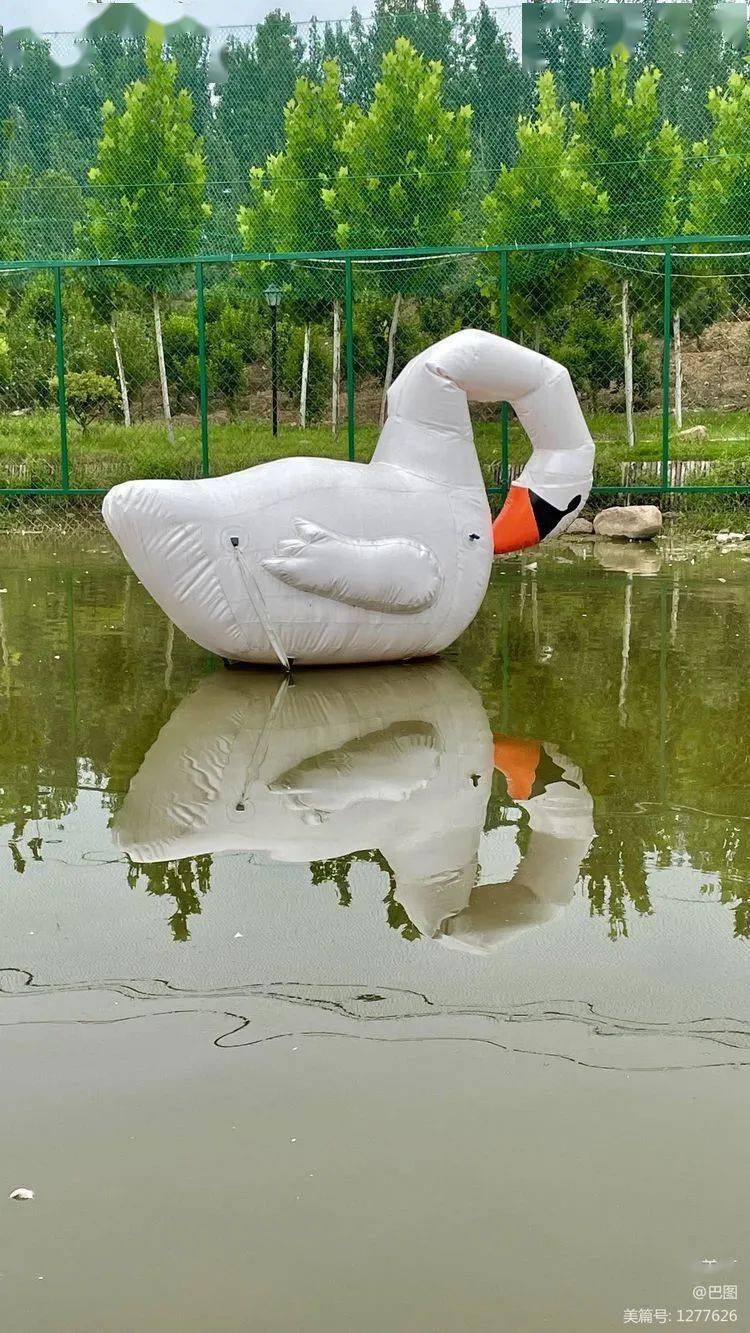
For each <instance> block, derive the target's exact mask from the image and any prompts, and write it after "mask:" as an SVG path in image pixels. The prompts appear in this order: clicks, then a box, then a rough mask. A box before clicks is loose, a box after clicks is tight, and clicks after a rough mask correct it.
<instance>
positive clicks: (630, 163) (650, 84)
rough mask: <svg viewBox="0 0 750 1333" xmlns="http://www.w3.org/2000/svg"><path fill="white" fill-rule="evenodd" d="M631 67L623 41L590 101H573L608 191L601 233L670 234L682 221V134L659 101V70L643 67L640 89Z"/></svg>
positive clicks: (603, 194)
mask: <svg viewBox="0 0 750 1333" xmlns="http://www.w3.org/2000/svg"><path fill="white" fill-rule="evenodd" d="M630 74H631V71H630V58H629V56H628V53H627V51H625V49H624V48H623V47H618V48H617V49H616V50H615V51H614V52H613V53H612V57H611V60H610V62H609V65H608V66H607V67H606V68H604V69H598V70H594V71H592V74H591V84H590V87H589V90H588V96H587V100H586V105H585V107H584V106H583V105H581V104H574V105H573V107H572V124H573V129H574V132H575V133H576V134H577V135H578V136H579V138H580V141H581V144H582V147H583V153H584V160H585V163H586V170H587V172H588V174H589V177H590V179H591V181H593V183H594V186H595V188H596V190H597V192H598V196H599V198H606V206H605V209H604V215H603V216H600V218H599V219H598V221H599V226H600V231H599V235H600V236H602V237H603V236H604V235H609V236H616V237H623V236H644V235H646V236H669V235H671V234H672V233H673V232H674V231H676V229H677V208H676V197H675V196H676V191H677V187H678V185H679V182H680V179H681V176H682V168H683V148H682V141H681V138H680V135H679V133H678V131H677V130H676V129H675V128H674V126H672V125H670V124H669V122H668V121H665V120H664V119H663V117H662V114H661V111H660V108H659V97H658V91H659V80H660V77H661V76H660V74H659V71H658V70H656V69H651V68H648V69H645V70H643V72H642V73H641V74H639V75H638V77H637V78H636V80H635V83H634V84H633V86H632V91H631V88H630V82H631V79H630Z"/></svg>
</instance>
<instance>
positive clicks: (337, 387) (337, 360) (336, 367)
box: [331, 300, 341, 435]
mask: <svg viewBox="0 0 750 1333" xmlns="http://www.w3.org/2000/svg"><path fill="white" fill-rule="evenodd" d="M340 397H341V310H340V308H339V303H338V301H337V300H336V301H334V303H333V375H332V378H331V430H332V432H333V434H334V435H337V434H338V429H339V399H340Z"/></svg>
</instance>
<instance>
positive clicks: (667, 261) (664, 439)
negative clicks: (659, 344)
mask: <svg viewBox="0 0 750 1333" xmlns="http://www.w3.org/2000/svg"><path fill="white" fill-rule="evenodd" d="M663 313H664V355H663V359H662V369H661V489H662V492H665V491H667V490H668V489H669V372H670V360H671V351H672V349H671V338H672V247H671V245H666V246H665V247H664V312H663Z"/></svg>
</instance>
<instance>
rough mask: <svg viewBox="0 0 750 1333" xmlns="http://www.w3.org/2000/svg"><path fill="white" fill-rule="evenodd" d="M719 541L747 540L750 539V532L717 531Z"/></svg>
mask: <svg viewBox="0 0 750 1333" xmlns="http://www.w3.org/2000/svg"><path fill="white" fill-rule="evenodd" d="M716 540H717V542H721V543H722V544H723V543H724V542H746V541H750V532H717V534H716Z"/></svg>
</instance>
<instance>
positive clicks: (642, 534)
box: [594, 505, 661, 542]
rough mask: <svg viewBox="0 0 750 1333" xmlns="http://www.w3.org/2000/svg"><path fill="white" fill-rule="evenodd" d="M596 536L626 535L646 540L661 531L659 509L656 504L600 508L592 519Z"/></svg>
mask: <svg viewBox="0 0 750 1333" xmlns="http://www.w3.org/2000/svg"><path fill="white" fill-rule="evenodd" d="M594 532H595V533H596V535H597V537H627V538H629V539H630V541H639V542H643V541H648V539H649V538H650V537H658V535H659V533H660V532H661V510H659V509H657V507H656V505H623V506H622V507H619V506H618V507H617V508H611V509H602V510H601V511H600V512H599V513H598V514H597V515H596V517H595V519H594Z"/></svg>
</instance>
